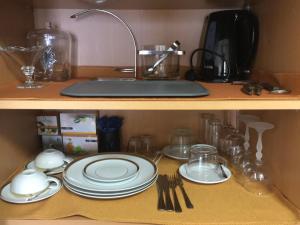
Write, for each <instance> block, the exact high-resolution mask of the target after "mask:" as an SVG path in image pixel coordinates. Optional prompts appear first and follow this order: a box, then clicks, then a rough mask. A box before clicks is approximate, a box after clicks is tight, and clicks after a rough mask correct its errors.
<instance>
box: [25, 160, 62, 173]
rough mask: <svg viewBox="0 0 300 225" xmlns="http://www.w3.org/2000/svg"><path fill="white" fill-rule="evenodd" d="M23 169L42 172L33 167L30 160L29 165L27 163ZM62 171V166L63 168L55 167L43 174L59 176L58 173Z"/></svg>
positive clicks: (32, 161)
mask: <svg viewBox="0 0 300 225" xmlns="http://www.w3.org/2000/svg"><path fill="white" fill-rule="evenodd" d="M25 168H26V169H35V170H38V171H43V170H42V169H39V168H36V167H35V164H34V160H31V161H30V162H29V163H27V164H26V166H25ZM64 169H65V166H64V165H63V166H60V167H57V168H55V169H52V170H51V171H49V172H46V173H45V174H47V175H55V174H59V173H62V172H63V171H64Z"/></svg>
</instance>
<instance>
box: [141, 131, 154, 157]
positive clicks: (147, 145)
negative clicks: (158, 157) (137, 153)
mask: <svg viewBox="0 0 300 225" xmlns="http://www.w3.org/2000/svg"><path fill="white" fill-rule="evenodd" d="M140 140H141V154H143V155H145V156H148V157H153V156H154V155H155V140H154V137H153V136H152V135H142V136H140Z"/></svg>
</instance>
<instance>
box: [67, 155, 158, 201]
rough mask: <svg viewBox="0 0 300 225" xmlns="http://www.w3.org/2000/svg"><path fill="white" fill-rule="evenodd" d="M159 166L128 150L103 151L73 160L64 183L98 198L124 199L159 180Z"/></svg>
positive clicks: (90, 196) (81, 194)
mask: <svg viewBox="0 0 300 225" xmlns="http://www.w3.org/2000/svg"><path fill="white" fill-rule="evenodd" d="M156 178H157V167H156V165H155V164H154V163H153V162H152V161H151V160H148V159H146V158H143V157H140V156H136V155H131V154H126V153H103V154H97V155H93V156H88V157H84V158H81V159H79V160H75V161H73V162H72V163H70V164H69V165H68V166H67V168H66V169H65V171H64V173H63V182H64V185H65V187H66V188H67V189H69V190H70V191H71V192H73V193H75V194H77V195H80V196H84V197H88V198H97V199H116V198H123V197H127V196H131V195H135V194H137V193H140V192H143V191H145V190H146V189H148V188H149V187H150V186H151V185H152V184H154V183H155V181H156Z"/></svg>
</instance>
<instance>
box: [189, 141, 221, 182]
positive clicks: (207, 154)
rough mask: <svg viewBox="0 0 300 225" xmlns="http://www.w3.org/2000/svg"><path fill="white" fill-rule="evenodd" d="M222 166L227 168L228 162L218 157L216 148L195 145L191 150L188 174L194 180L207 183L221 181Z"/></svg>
mask: <svg viewBox="0 0 300 225" xmlns="http://www.w3.org/2000/svg"><path fill="white" fill-rule="evenodd" d="M220 164H223V165H224V166H226V161H225V160H224V159H223V158H222V157H220V156H219V155H218V152H217V149H216V148H215V147H214V146H211V145H205V144H197V145H193V146H192V147H191V149H190V155H189V161H188V163H187V166H186V173H187V175H188V176H189V177H190V178H192V179H194V180H199V181H200V180H201V181H207V182H210V181H214V180H219V179H220V177H221V176H222V175H221V173H222V171H221V169H220Z"/></svg>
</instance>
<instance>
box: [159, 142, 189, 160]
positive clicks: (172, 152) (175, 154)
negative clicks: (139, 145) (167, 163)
mask: <svg viewBox="0 0 300 225" xmlns="http://www.w3.org/2000/svg"><path fill="white" fill-rule="evenodd" d="M162 152H163V154H164V155H165V156H167V157H169V158H171V159H177V160H188V159H189V153H188V152H181V151H180V150H179V149H176V148H171V146H170V145H168V146H166V147H164V148H163V150H162Z"/></svg>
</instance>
